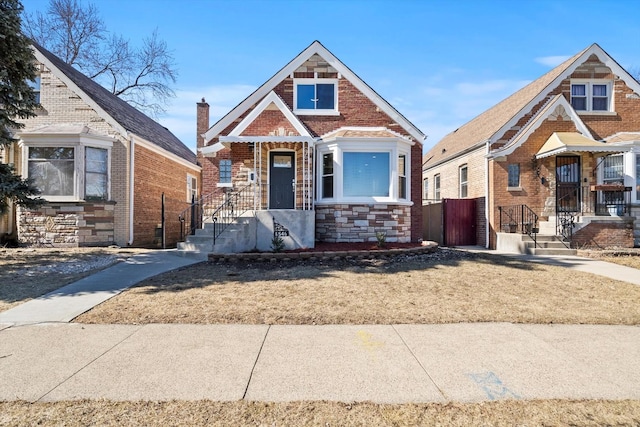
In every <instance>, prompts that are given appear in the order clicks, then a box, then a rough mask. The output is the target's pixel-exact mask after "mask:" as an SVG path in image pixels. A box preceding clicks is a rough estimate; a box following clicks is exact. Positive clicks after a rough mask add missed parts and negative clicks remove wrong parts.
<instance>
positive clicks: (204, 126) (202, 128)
mask: <svg viewBox="0 0 640 427" xmlns="http://www.w3.org/2000/svg"><path fill="white" fill-rule="evenodd" d="M197 105H198V108H197V111H198V112H197V118H196V121H197V123H196V131H197V135H196V147H198V148H201V147H204V138H203V137H202V134H203V133H205V132H206V131H207V130H209V104H207V101H205V100H204V98H202V102H198V103H197Z"/></svg>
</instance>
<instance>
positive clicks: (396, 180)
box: [316, 138, 411, 203]
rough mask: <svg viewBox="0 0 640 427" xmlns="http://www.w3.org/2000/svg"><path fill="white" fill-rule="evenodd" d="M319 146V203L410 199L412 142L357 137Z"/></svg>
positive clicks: (386, 201) (405, 200)
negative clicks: (365, 139) (364, 139)
mask: <svg viewBox="0 0 640 427" xmlns="http://www.w3.org/2000/svg"><path fill="white" fill-rule="evenodd" d="M316 147H317V150H318V156H317V158H318V160H317V182H318V184H319V185H318V189H317V193H316V194H317V198H318V202H320V203H322V202H331V203H336V202H338V203H340V202H344V203H380V202H382V203H389V202H392V203H400V202H407V200H408V197H409V195H410V194H411V179H410V176H409V174H408V171H409V170H410V167H409V165H410V163H411V157H410V145H409V144H408V143H406V142H405V141H404V140H398V141H392V140H390V141H363V140H361V139H357V138H355V139H354V140H351V139H349V140H348V141H344V140H342V141H339V142H333V141H331V143H324V144H323V143H321V144H318V145H317V146H316Z"/></svg>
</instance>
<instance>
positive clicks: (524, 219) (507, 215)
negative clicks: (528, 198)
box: [498, 205, 538, 245]
mask: <svg viewBox="0 0 640 427" xmlns="http://www.w3.org/2000/svg"><path fill="white" fill-rule="evenodd" d="M498 211H499V212H500V230H501V231H502V232H505V233H521V234H527V235H528V236H529V237H531V239H532V240H533V242H534V245H537V234H538V215H537V214H536V213H535V212H534V211H533V210H531V208H529V206H527V205H513V206H498Z"/></svg>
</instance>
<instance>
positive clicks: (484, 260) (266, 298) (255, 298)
mask: <svg viewBox="0 0 640 427" xmlns="http://www.w3.org/2000/svg"><path fill="white" fill-rule="evenodd" d="M639 306H640V287H639V286H635V285H632V284H629V283H625V282H619V281H615V280H611V279H608V278H605V277H601V276H596V275H592V274H589V273H582V272H578V271H574V270H570V269H567V268H562V267H554V266H547V265H543V264H539V263H527V262H523V261H519V260H516V259H512V258H504V257H500V256H493V255H476V254H469V253H465V252H460V251H455V250H439V251H438V252H436V253H434V254H427V255H419V256H404V257H401V258H397V259H395V260H373V261H356V260H352V261H340V262H339V261H325V262H308V261H306V262H302V263H295V264H294V263H285V262H281V263H259V262H254V263H252V264H251V263H250V264H246V263H243V264H240V263H237V264H211V263H203V264H199V265H195V266H191V267H188V268H187V269H184V270H181V271H174V272H171V273H167V274H164V275H160V276H156V277H154V278H151V279H148V280H146V281H144V282H142V283H140V284H139V286H136V287H134V288H132V289H130V290H128V291H126V292H124V293H123V294H121V295H119V296H117V297H115V298H113V299H111V300H109V301H107V302H106V303H104V304H102V305H100V306H98V307H96V308H94V309H93V310H91V311H89V312H87V313H85V314H84V315H82V316H80V317H78V318H77V319H76V321H78V322H86V323H129V324H140V323H200V324H213V323H244V324H399V323H400V324H402V323H409V324H411V323H420V324H423V323H424V324H428V323H452V322H515V323H567V324H579V323H588V324H623V325H636V324H640V311H639V310H638V307H639Z"/></svg>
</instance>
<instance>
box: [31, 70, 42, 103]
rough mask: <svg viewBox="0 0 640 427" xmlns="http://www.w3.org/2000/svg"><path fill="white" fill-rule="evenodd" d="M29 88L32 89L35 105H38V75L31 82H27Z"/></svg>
mask: <svg viewBox="0 0 640 427" xmlns="http://www.w3.org/2000/svg"><path fill="white" fill-rule="evenodd" d="M29 86H31V89H33V94H34V95H35V99H36V104H40V75H37V76H36V77H35V78H34V79H33V80H31V81H29Z"/></svg>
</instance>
